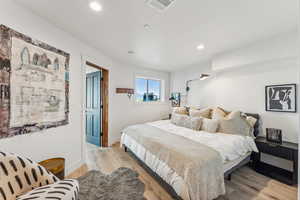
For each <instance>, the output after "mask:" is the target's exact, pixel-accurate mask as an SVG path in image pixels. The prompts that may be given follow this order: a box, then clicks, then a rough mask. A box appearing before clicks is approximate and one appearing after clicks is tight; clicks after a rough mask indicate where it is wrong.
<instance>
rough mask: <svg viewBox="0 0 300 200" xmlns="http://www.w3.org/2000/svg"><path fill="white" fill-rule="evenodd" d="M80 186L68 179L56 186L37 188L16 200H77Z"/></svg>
mask: <svg viewBox="0 0 300 200" xmlns="http://www.w3.org/2000/svg"><path fill="white" fill-rule="evenodd" d="M78 192H79V186H78V182H77V180H73V179H66V180H63V181H58V182H56V183H54V184H51V185H47V186H44V187H40V188H36V189H34V190H32V191H30V192H28V193H26V194H25V195H21V196H19V197H18V198H17V199H16V200H31V199H36V200H42V199H49V200H50V199H54V200H56V199H57V200H77V199H78Z"/></svg>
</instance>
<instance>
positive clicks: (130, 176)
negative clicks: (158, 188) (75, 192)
mask: <svg viewBox="0 0 300 200" xmlns="http://www.w3.org/2000/svg"><path fill="white" fill-rule="evenodd" d="M78 182H79V187H80V191H79V200H129V199H130V200H145V198H144V197H143V194H144V191H145V185H144V183H142V182H141V181H140V180H139V178H138V173H137V172H135V171H133V170H131V169H128V168H119V169H118V170H116V171H114V172H113V173H112V174H110V175H105V174H102V173H101V172H100V171H95V170H93V171H90V172H88V173H87V174H86V175H84V176H82V177H80V178H78Z"/></svg>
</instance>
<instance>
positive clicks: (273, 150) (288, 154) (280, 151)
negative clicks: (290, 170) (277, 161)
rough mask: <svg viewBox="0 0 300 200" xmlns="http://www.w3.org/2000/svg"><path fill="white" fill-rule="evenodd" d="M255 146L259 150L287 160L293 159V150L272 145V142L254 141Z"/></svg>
mask: <svg viewBox="0 0 300 200" xmlns="http://www.w3.org/2000/svg"><path fill="white" fill-rule="evenodd" d="M256 145H257V148H258V150H259V151H260V152H262V153H266V154H270V155H274V156H277V157H280V158H284V159H287V160H293V151H292V150H289V149H287V148H282V147H280V146H273V145H272V144H266V143H259V142H257V143H256Z"/></svg>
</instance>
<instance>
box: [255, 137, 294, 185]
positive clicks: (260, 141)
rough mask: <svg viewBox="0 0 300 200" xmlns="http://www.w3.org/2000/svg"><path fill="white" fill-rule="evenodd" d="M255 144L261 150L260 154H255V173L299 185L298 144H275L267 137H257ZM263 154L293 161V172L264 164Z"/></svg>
mask: <svg viewBox="0 0 300 200" xmlns="http://www.w3.org/2000/svg"><path fill="white" fill-rule="evenodd" d="M255 143H256V145H257V148H258V150H259V153H253V157H252V158H253V167H254V169H255V171H257V172H259V173H262V174H264V175H266V176H269V177H271V178H274V179H276V180H279V181H281V182H284V183H286V184H289V185H293V184H297V183H298V144H295V143H291V142H283V143H282V144H273V143H270V142H268V141H267V140H266V138H265V137H257V138H256V140H255ZM261 153H265V154H269V155H272V156H276V157H279V158H283V159H286V160H290V161H292V162H293V172H291V171H288V170H285V169H281V168H278V167H275V166H272V165H270V164H267V163H264V162H262V161H261Z"/></svg>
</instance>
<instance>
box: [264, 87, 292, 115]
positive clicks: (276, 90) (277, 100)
mask: <svg viewBox="0 0 300 200" xmlns="http://www.w3.org/2000/svg"><path fill="white" fill-rule="evenodd" d="M265 95H266V111H272V112H292V113H295V112H297V85H296V84H284V85H269V86H266V88H265Z"/></svg>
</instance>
